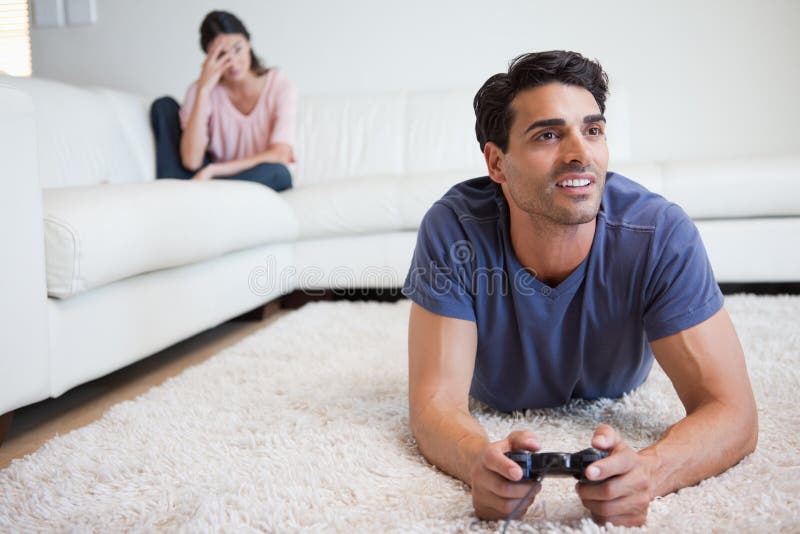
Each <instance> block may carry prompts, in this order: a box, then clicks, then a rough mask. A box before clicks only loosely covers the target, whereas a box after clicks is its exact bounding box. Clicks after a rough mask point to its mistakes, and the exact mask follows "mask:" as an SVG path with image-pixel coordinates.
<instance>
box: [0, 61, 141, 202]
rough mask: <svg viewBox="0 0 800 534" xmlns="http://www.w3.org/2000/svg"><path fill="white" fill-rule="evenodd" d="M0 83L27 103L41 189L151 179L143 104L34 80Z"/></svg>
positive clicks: (105, 91) (131, 98)
mask: <svg viewBox="0 0 800 534" xmlns="http://www.w3.org/2000/svg"><path fill="white" fill-rule="evenodd" d="M0 84H2V85H3V86H7V87H11V88H15V89H18V90H20V91H22V92H24V93H27V94H28V95H30V97H31V98H32V100H33V104H34V117H35V122H36V144H37V147H36V149H37V152H38V164H39V181H40V183H41V185H42V187H44V188H48V187H66V186H74V185H96V184H103V183H128V182H139V181H143V180H153V179H154V178H155V155H154V154H155V149H154V146H153V137H152V135H151V133H150V125H149V119H148V113H147V109H148V105H149V104H148V102H147V101H146V100H145V99H143V98H141V97H138V96H135V95H130V94H126V93H122V92H119V91H112V90H110V89H95V88H85V87H77V86H74V85H69V84H65V83H61V82H56V81H52V80H44V79H40V78H16V77H11V76H0Z"/></svg>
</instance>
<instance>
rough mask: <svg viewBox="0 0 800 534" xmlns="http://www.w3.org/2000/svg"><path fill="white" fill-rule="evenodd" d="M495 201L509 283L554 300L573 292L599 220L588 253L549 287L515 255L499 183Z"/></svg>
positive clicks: (585, 262)
mask: <svg viewBox="0 0 800 534" xmlns="http://www.w3.org/2000/svg"><path fill="white" fill-rule="evenodd" d="M495 201H496V202H497V206H498V208H499V211H500V217H499V219H498V224H499V225H500V233H501V235H502V239H503V252H504V254H505V256H506V261H507V262H508V264H509V266H510V267H511V268H512V270H513V272H511V273H509V275H510V276H511V283H512V284H514V285H515V286H519V287H517V289H518V290H519V291H526V290H527V291H531V290H533V291H534V292H536V293H538V294H539V295H542V296H543V297H545V298H548V299H550V300H556V299H557V298H558V297H559V296H560V295H568V294H570V293H573V292H574V291H575V290H576V289H577V288H578V286H579V285H580V283H581V282H582V281H583V278H584V276H585V274H586V266H587V264H588V263H589V257H590V256H591V255H592V250H593V249H594V244H595V243H596V242H597V228H598V227H599V226H600V225H599V222H600V221H597V223H598V224H596V225H595V237H594V239H593V241H592V246H591V248H590V249H589V253H588V254H587V255H586V257H585V258H583V261H581V262H580V263H579V264H578V266H577V267H576V268H575V270H573V271H572V272H571V273H570V274H569V276H567V277H566V278H565V279H564V280H562V281H561V283H559V284H558V285H557V286H555V287H551V286H549V285H547V284H545V283H544V282H542V281H541V280H539V279H538V278H536V277H535V276H534V275H533V274H532V273H531V272H530V271H529V270H528V269H527V268H526V267H525V266H524V265H522V262H521V261H520V260H519V258H518V257H517V254H516V252H515V251H514V247H513V245H512V244H511V231H510V217H509V215H508V202H507V201H506V198H505V196H504V195H503V191H502V189H501V188H500V186H499V185H497V191H496V192H495Z"/></svg>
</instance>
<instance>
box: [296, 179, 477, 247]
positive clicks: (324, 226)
mask: <svg viewBox="0 0 800 534" xmlns="http://www.w3.org/2000/svg"><path fill="white" fill-rule="evenodd" d="M476 176H480V172H479V171H463V172H462V171H453V172H447V173H436V174H419V175H416V176H367V177H363V178H350V179H348V180H339V181H336V182H329V183H321V184H314V185H308V186H306V187H300V188H297V189H292V190H290V191H287V192H286V193H284V194H283V195H284V198H285V200H286V202H288V203H289V205H290V206H291V207H292V210H293V211H294V214H295V217H296V218H297V223H298V232H299V236H300V237H301V238H310V237H328V236H337V235H353V234H367V233H375V232H396V231H400V230H416V229H417V228H419V223H420V221H421V220H422V217H423V216H424V215H425V213H426V212H427V211H428V208H430V207H431V205H432V204H433V203H434V202H436V201H437V200H439V198H441V197H442V195H444V194H445V193H446V192H447V190H448V189H450V188H451V187H452V186H453V185H455V184H456V183H458V182H461V181H463V180H466V179H468V178H474V177H476Z"/></svg>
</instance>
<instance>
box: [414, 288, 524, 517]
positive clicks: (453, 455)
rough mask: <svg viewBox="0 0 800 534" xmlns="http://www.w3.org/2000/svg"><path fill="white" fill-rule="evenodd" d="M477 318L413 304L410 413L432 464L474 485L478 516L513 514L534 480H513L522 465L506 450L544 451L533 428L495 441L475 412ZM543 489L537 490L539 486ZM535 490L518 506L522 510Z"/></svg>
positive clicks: (519, 476)
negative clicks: (472, 408) (472, 392)
mask: <svg viewBox="0 0 800 534" xmlns="http://www.w3.org/2000/svg"><path fill="white" fill-rule="evenodd" d="M477 346H478V331H477V328H476V326H475V323H473V322H471V321H465V320H462V319H453V318H449V317H443V316H441V315H437V314H435V313H431V312H429V311H427V310H426V309H424V308H422V307H421V306H419V305H417V304H415V303H414V304H412V305H411V316H410V319H409V328H408V351H409V358H408V370H409V417H410V422H411V431H412V432H413V434H414V437H415V438H416V440H417V444H418V445H419V448H420V450H421V451H422V454H423V455H424V456H425V458H427V459H428V461H429V462H431V463H432V464H434V465H436V466H437V467H439V468H440V469H442V470H443V471H445V472H446V473H448V474H450V475H453V476H455V477H456V478H458V479H460V480H461V481H463V482H465V483H467V484H469V485H470V486H471V487H472V497H473V504H474V505H475V511H476V513H477V514H478V516H479V517H482V518H486V519H498V518H504V517H507V516H508V514H509V513H510V512H511V511H512V510H514V507H515V506H516V505H517V504H518V503H519V500H520V499H521V498H522V497H523V496H524V495H525V494H526V493H527V491H528V489H529V488H530V486H531V484H527V483H525V484H518V483H514V482H512V481H514V480H519V479H520V478H521V477H522V471H521V470H520V469H519V466H517V465H516V464H515V463H514V462H512V461H511V460H509V459H508V458H506V457H505V455H504V453H505V452H507V451H509V450H512V449H529V450H538V448H539V445H538V444H537V442H536V436H535V435H534V434H533V433H531V432H513V433H511V434H510V435H509V436H508V437H507V438H506V439H504V440H501V441H497V442H494V443H490V441H489V438H488V436H487V435H486V432H485V431H484V429H483V428H482V427H481V425H480V423H478V421H477V420H476V419H475V418H474V417H472V415H471V414H470V413H469V388H470V384H471V382H472V374H473V371H474V367H475V355H476V351H477ZM536 493H538V492H536ZM536 493H534V494H533V495H532V496H531V497H530V498H529V500H528V502H527V503H525V505H524V506H521V507H520V514H524V513H525V511H526V510H527V508H528V507H529V506H530V505H531V504H532V503H533V499H534V498H535V496H536Z"/></svg>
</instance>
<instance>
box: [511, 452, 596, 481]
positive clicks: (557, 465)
mask: <svg viewBox="0 0 800 534" xmlns="http://www.w3.org/2000/svg"><path fill="white" fill-rule="evenodd" d="M506 456H508V457H509V458H510V459H511V460H513V461H514V462H516V463H517V465H519V466H520V467H521V468H522V480H531V479H541V478H543V477H545V476H556V477H559V476H560V477H566V476H573V477H575V478H577V479H579V480H580V481H581V482H589V480H588V479H587V478H586V475H585V470H586V468H587V467H588V466H589V464H591V463H592V462H594V461H597V460H601V459H603V458H605V457H607V456H608V453H607V452H603V451H600V450H597V449H594V448H588V449H583V450H582V451H580V452H575V453H572V454H570V453H568V452H531V451H525V450H515V451H511V452H507V453H506Z"/></svg>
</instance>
